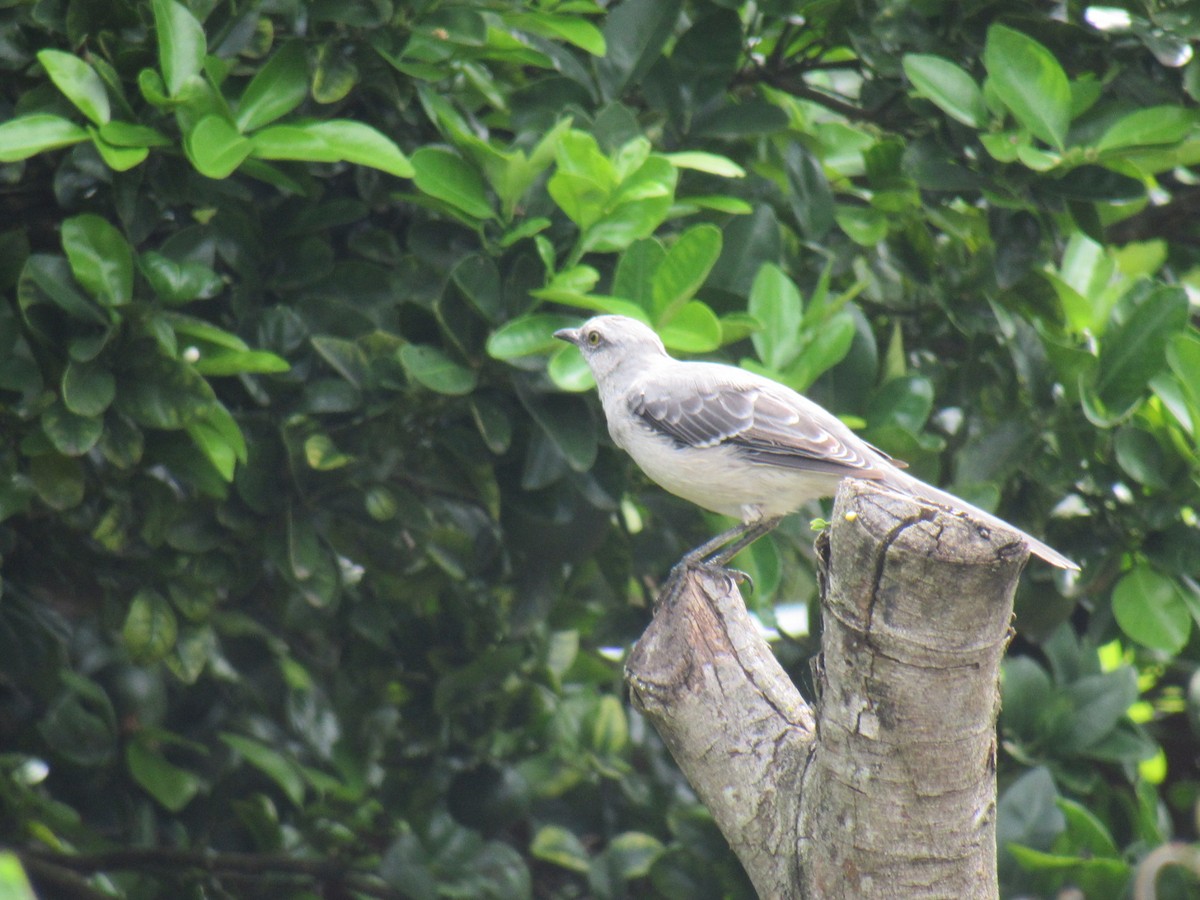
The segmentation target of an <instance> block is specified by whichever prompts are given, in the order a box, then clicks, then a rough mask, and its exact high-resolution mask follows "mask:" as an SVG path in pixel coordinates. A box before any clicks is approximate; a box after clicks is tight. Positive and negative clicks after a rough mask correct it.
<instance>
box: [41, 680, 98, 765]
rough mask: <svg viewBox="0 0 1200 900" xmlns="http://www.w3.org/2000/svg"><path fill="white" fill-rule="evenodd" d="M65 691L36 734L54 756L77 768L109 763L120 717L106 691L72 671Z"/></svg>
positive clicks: (63, 684) (48, 710)
mask: <svg viewBox="0 0 1200 900" xmlns="http://www.w3.org/2000/svg"><path fill="white" fill-rule="evenodd" d="M59 678H60V679H61V681H62V689H61V690H60V691H59V692H58V694H57V696H55V697H54V699H53V700H52V701H51V702H50V705H49V708H48V709H47V710H46V711H45V713H44V714H43V715H42V717H41V721H39V722H38V725H37V731H38V734H40V735H41V737H42V740H44V741H45V742H46V745H47V746H48V747H50V748H51V749H52V750H53V751H54V753H55V754H57V755H59V756H61V757H62V758H63V759H65V760H67V761H68V762H70V763H72V764H74V765H77V766H87V767H91V766H101V765H105V764H107V763H108V762H109V761H110V760H111V759H112V758H113V754H114V753H115V751H116V745H117V716H116V713H115V712H114V710H113V705H112V701H111V700H110V699H109V697H108V695H107V694H106V693H105V692H104V690H103V689H102V688H101V687H100V686H99V685H98V684H96V683H95V682H94V681H91V680H89V679H87V678H84V677H83V676H81V675H76V674H75V673H74V672H72V671H71V670H69V669H63V670H60V674H59Z"/></svg>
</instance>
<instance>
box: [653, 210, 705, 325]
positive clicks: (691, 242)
mask: <svg viewBox="0 0 1200 900" xmlns="http://www.w3.org/2000/svg"><path fill="white" fill-rule="evenodd" d="M721 241H722V238H721V229H719V228H717V227H716V226H715V225H709V224H702V225H694V226H692V227H691V228H689V229H688V230H687V231H685V232H684V233H683V234H681V235H680V236H679V237H678V238H677V239H676V240H675V243H673V244H672V245H671V246H670V247H668V248H667V254H666V256H665V257H664V258H663V260H662V262H661V263H659V265H658V268H657V269H656V270H655V273H654V295H653V297H654V318H655V321H656V322H658V324H660V325H662V324H665V323H667V322H670V321H671V319H672V318H673V317H674V316H675V315H676V313H678V312H679V310H680V309H682V308H683V305H684V304H685V303H687V301H688V300H690V299H691V298H692V297H693V296H694V295H695V293H696V291H698V290H699V289H700V286H701V285H702V284H704V280H705V279H706V278H707V277H708V273H709V272H710V271H711V270H712V267H713V265H714V264H715V263H716V261H717V258H718V257H719V256H720V255H721Z"/></svg>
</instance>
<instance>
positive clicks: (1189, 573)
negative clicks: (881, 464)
mask: <svg viewBox="0 0 1200 900" xmlns="http://www.w3.org/2000/svg"><path fill="white" fill-rule="evenodd" d="M935 6H936V10H935V9H933V8H929V9H928V10H926V12H928V17H927V18H926V17H923V15H924V13H921V14H918V13H917V12H916V11H914V9H913V8H912V7H910V6H908V5H903V4H893V3H889V2H880V3H868V4H859V5H849V4H840V3H800V4H788V3H774V2H768V3H765V4H761V3H760V4H738V3H733V2H717V0H689V2H687V3H683V2H680V0H675V2H663V0H624V2H621V3H619V4H615V5H612V6H611V7H607V8H606V7H603V6H601V5H600V4H597V3H592V2H590V0H583V2H572V3H561V4H554V3H538V4H518V3H505V2H501V3H487V4H484V3H476V2H463V3H460V4H456V5H440V4H435V3H412V4H394V3H392V2H390V0H372V2H366V0H362V2H339V3H328V2H320V0H314V2H302V3H293V4H276V5H269V6H266V7H260V6H254V5H250V6H243V5H239V4H217V3H204V2H188V3H184V2H180V0H152V2H148V3H146V2H137V0H124V2H116V3H110V4H99V5H98V4H84V3H61V4H51V3H39V4H32V5H30V4H18V5H16V6H13V5H9V7H7V8H6V9H4V10H0V72H2V73H3V78H0V183H2V184H3V185H4V187H3V188H0V205H2V206H0V209H3V215H0V222H3V223H5V224H4V225H2V226H0V295H2V296H3V300H4V302H3V303H2V304H0V423H2V427H0V472H2V474H3V477H2V478H0V552H2V554H3V559H4V564H5V565H4V570H3V584H2V586H3V599H2V601H0V673H2V677H0V744H2V745H3V747H4V748H5V751H4V753H3V755H0V764H2V772H0V776H2V777H0V796H2V797H3V804H2V805H0V810H2V813H0V835H2V837H3V840H4V842H5V843H6V844H8V845H10V846H12V847H16V848H19V849H20V850H21V852H22V853H23V854H24V858H25V861H26V863H27V866H28V867H29V868H30V871H31V872H32V873H33V874H34V876H35V879H36V878H37V877H45V874H46V872H47V867H49V870H50V871H53V872H58V873H59V874H60V875H64V877H65V876H67V875H70V873H71V872H74V873H76V874H75V875H70V877H75V878H83V877H87V878H88V879H90V881H89V882H88V884H90V885H91V886H92V887H93V889H98V890H102V891H106V892H112V893H116V894H119V895H122V896H129V897H142V896H157V895H161V894H162V893H163V892H164V891H165V890H167V889H176V890H182V891H186V892H188V893H189V895H196V896H199V895H200V894H205V895H216V896H267V895H274V894H275V893H277V892H278V890H279V889H280V888H281V887H289V889H290V888H296V886H297V885H300V888H298V889H300V890H308V889H311V890H313V891H321V890H324V889H325V888H329V889H330V890H332V889H334V888H335V887H336V886H338V885H340V886H341V887H342V888H344V889H346V890H348V891H354V892H357V893H359V894H361V895H366V896H406V897H436V896H471V897H486V896H496V897H520V896H539V897H571V896H595V897H620V896H626V895H627V894H628V893H629V892H631V891H632V892H637V893H638V894H639V895H645V896H663V897H683V896H687V897H709V896H714V897H715V896H748V895H749V888H748V886H747V884H746V882H745V879H744V876H743V875H742V873H741V872H740V869H739V868H738V866H737V864H736V862H735V861H734V860H733V858H732V856H731V855H730V853H729V851H728V849H727V848H726V847H725V846H724V844H723V842H722V840H721V838H720V836H719V835H718V834H717V832H716V831H715V829H714V827H713V825H712V823H711V820H710V819H709V818H708V816H707V814H706V813H705V812H704V810H703V809H702V808H701V807H699V806H698V804H696V802H695V801H694V799H692V797H691V795H690V793H689V792H688V790H687V788H686V785H685V784H683V783H682V781H681V779H680V777H679V775H678V774H677V773H676V772H675V770H674V769H673V767H672V766H671V764H670V761H669V758H668V756H667V754H666V752H665V750H664V748H663V747H662V746H661V744H659V743H658V741H657V740H656V738H655V737H654V735H653V734H651V733H648V731H647V729H646V728H645V725H644V723H643V722H642V721H641V720H640V719H639V718H638V717H636V716H635V715H634V714H632V713H630V712H629V711H628V710H627V709H626V707H625V706H624V705H623V704H622V703H621V701H620V682H621V667H620V658H621V655H622V653H623V652H624V651H625V650H626V649H627V648H628V646H629V645H630V644H631V642H632V641H633V640H635V639H636V637H637V635H638V634H639V633H640V631H641V629H642V627H644V624H645V622H646V621H647V618H648V615H649V612H648V609H647V605H646V600H647V596H648V589H647V586H648V585H650V584H652V583H653V582H654V581H655V580H657V579H658V578H659V577H661V575H662V574H663V573H664V572H665V571H666V570H667V568H668V567H669V565H670V564H671V563H672V562H673V561H674V559H675V558H677V556H678V554H679V552H680V551H682V550H683V549H684V548H685V547H686V546H688V545H689V544H690V543H692V542H693V541H695V540H697V539H698V538H700V537H702V536H704V535H706V534H707V533H709V531H710V530H711V529H712V527H713V526H714V524H715V523H712V522H709V521H706V520H705V519H703V518H702V517H701V516H700V515H699V514H698V513H697V512H696V511H695V510H693V509H691V508H689V507H687V506H686V504H683V503H682V502H678V501H675V500H674V499H673V498H669V497H665V496H663V495H662V494H661V492H658V491H657V490H655V489H643V488H644V485H643V484H642V482H641V481H640V480H639V477H638V476H637V474H636V473H635V472H633V471H632V470H631V467H630V464H629V463H628V461H627V460H626V459H625V458H624V457H622V456H621V455H620V454H619V453H617V452H616V451H615V450H614V448H613V447H611V446H610V444H609V443H608V441H607V439H606V436H605V435H604V432H603V426H602V424H601V422H600V419H599V418H598V414H597V411H596V409H595V406H594V403H593V402H592V400H591V398H589V397H586V396H581V394H582V392H585V391H587V390H588V389H589V388H590V387H591V382H590V376H589V375H588V373H587V371H586V369H585V368H584V366H583V365H582V362H581V360H580V359H579V357H578V355H577V352H576V351H575V350H574V349H573V348H570V347H567V346H565V345H556V342H554V341H553V339H552V338H551V335H552V333H553V331H554V330H555V329H557V328H560V327H563V326H564V325H567V324H571V323H573V322H576V321H578V320H579V318H581V317H583V316H586V315H590V314H593V313H596V312H619V313H624V314H627V315H633V316H636V317H638V318H641V319H643V320H644V321H647V322H649V323H650V324H652V325H653V326H654V327H655V328H656V329H657V330H658V331H659V333H660V334H661V335H662V337H663V339H664V341H665V343H666V344H667V346H668V347H670V348H672V349H673V350H674V351H676V352H678V353H680V354H692V355H712V356H714V357H720V358H724V359H727V360H731V361H738V362H740V363H741V364H742V365H744V366H746V367H747V368H751V369H754V370H756V371H761V372H764V373H767V374H769V375H770V376H771V377H774V378H777V379H779V380H781V381H784V382H786V383H788V384H790V385H792V386H794V387H796V388H799V389H803V390H806V391H808V392H809V393H810V394H811V395H812V396H813V397H814V398H815V399H817V400H818V401H820V402H821V403H823V404H824V405H826V406H827V407H828V408H830V409H832V410H834V411H836V412H838V413H839V414H841V415H843V416H844V417H845V418H846V419H847V421H850V422H851V423H852V424H854V425H855V426H856V427H859V428H860V429H861V430H862V433H863V434H864V436H865V437H866V438H867V439H868V440H870V441H872V442H873V443H875V444H877V445H879V446H881V447H883V448H884V449H886V450H887V451H888V452H889V453H892V454H893V455H895V456H897V457H900V458H903V459H906V460H907V461H909V462H910V463H911V464H912V467H913V469H914V470H915V471H916V472H917V473H918V474H919V475H920V476H921V477H924V478H926V479H928V480H931V481H938V482H942V483H947V484H949V485H950V486H951V487H952V488H953V489H954V490H956V491H958V492H959V493H961V494H962V495H963V496H965V497H967V498H968V499H971V500H972V501H974V502H977V503H983V504H986V505H991V506H993V507H995V508H997V509H998V510H999V511H1000V512H1001V513H1002V514H1003V515H1005V516H1006V517H1007V518H1010V519H1012V520H1013V521H1015V522H1018V523H1020V524H1021V525H1022V526H1024V527H1027V528H1029V529H1030V530H1033V531H1037V532H1039V533H1043V534H1045V535H1046V537H1047V539H1048V540H1049V541H1050V542H1051V543H1053V544H1054V545H1055V546H1057V547H1059V548H1061V549H1062V550H1063V551H1064V552H1067V553H1069V554H1070V555H1072V556H1074V557H1075V558H1077V559H1078V560H1079V561H1080V562H1081V563H1083V565H1084V573H1083V575H1082V577H1081V578H1080V579H1078V580H1071V579H1066V578H1064V577H1063V576H1059V575H1053V574H1051V573H1049V572H1047V571H1046V570H1045V569H1043V568H1040V567H1036V566H1035V567H1031V569H1030V571H1029V573H1028V575H1027V577H1026V579H1025V581H1026V584H1025V587H1024V589H1023V590H1024V593H1023V594H1022V595H1021V596H1020V597H1019V598H1018V609H1019V621H1018V627H1019V629H1020V631H1021V634H1022V638H1021V641H1020V642H1019V643H1018V645H1017V647H1016V648H1015V654H1014V656H1013V658H1012V660H1011V662H1010V663H1009V665H1008V668H1007V670H1006V676H1005V683H1004V714H1003V718H1002V736H1003V740H1004V748H1005V751H1006V753H1005V755H1004V757H1003V758H1002V761H1001V766H1002V768H1001V784H1002V789H1003V790H1002V797H1001V804H1000V810H999V822H1000V831H1001V836H1002V842H1003V846H1002V856H1003V860H1002V870H1001V874H1002V880H1003V887H1004V889H1005V891H1006V892H1008V893H1011V894H1014V895H1015V894H1016V893H1018V892H1020V893H1022V894H1024V895H1031V894H1038V895H1041V896H1050V895H1052V894H1054V893H1055V892H1057V891H1059V890H1060V889H1062V888H1063V887H1066V886H1069V885H1074V886H1077V887H1080V888H1081V889H1083V890H1085V892H1087V893H1088V895H1089V896H1117V895H1119V894H1120V892H1121V891H1123V890H1125V888H1126V886H1127V885H1128V883H1129V881H1130V879H1131V877H1132V873H1133V871H1134V868H1135V867H1136V865H1137V864H1138V861H1139V860H1140V859H1141V858H1142V857H1144V856H1145V855H1146V854H1147V853H1148V852H1149V851H1150V850H1152V849H1153V848H1154V847H1156V846H1158V845H1160V844H1162V843H1163V842H1165V841H1167V840H1168V839H1170V838H1172V837H1180V838H1184V839H1189V840H1194V839H1195V837H1196V835H1195V824H1194V815H1193V808H1194V806H1195V803H1196V798H1197V785H1198V782H1197V775H1196V772H1195V770H1194V760H1193V759H1192V754H1191V751H1190V749H1189V743H1190V741H1191V740H1192V739H1193V738H1192V734H1193V730H1194V729H1195V728H1196V727H1197V726H1196V723H1197V722H1200V716H1198V715H1197V713H1196V704H1197V702H1200V689H1198V688H1197V687H1196V685H1198V684H1200V677H1198V676H1197V675H1196V671H1197V662H1198V661H1200V644H1198V643H1197V638H1196V634H1195V630H1194V629H1193V628H1192V623H1193V621H1197V622H1200V588H1198V587H1197V581H1198V580H1200V529H1198V523H1197V512H1196V510H1197V509H1198V508H1200V478H1198V473H1200V449H1198V447H1200V445H1198V442H1197V434H1198V429H1200V332H1198V331H1197V328H1196V324H1195V323H1196V312H1195V302H1194V301H1193V299H1192V298H1193V296H1194V295H1195V290H1196V286H1197V284H1198V278H1200V276H1198V275H1197V273H1198V272H1200V268H1198V267H1197V264H1198V262H1200V260H1198V259H1197V253H1196V250H1195V246H1194V245H1195V241H1194V237H1195V235H1194V230H1195V224H1194V222H1195V221H1196V217H1195V216H1194V215H1192V214H1191V212H1192V210H1193V207H1194V206H1195V203H1196V196H1197V195H1196V193H1195V188H1194V182H1195V173H1194V172H1193V170H1192V168H1191V167H1192V166H1193V165H1194V164H1196V163H1197V162H1198V161H1200V153H1198V152H1197V151H1198V148H1200V130H1198V129H1197V116H1196V110H1195V105H1194V99H1195V96H1196V95H1197V91H1200V78H1198V77H1197V73H1200V63H1197V62H1194V61H1192V60H1191V45H1190V43H1189V42H1190V41H1191V40H1192V39H1193V38H1194V37H1196V35H1195V34H1193V33H1192V29H1194V25H1193V24H1192V23H1191V20H1190V18H1188V17H1187V15H1186V14H1184V13H1175V12H1158V13H1155V14H1154V16H1153V18H1139V17H1138V14H1133V13H1130V14H1128V15H1127V16H1125V17H1124V18H1122V17H1121V16H1120V15H1115V13H1114V12H1113V9H1115V8H1113V9H1110V10H1109V13H1108V15H1109V18H1107V19H1103V20H1096V19H1095V17H1094V13H1092V12H1088V13H1087V16H1092V18H1091V19H1089V18H1087V16H1085V14H1084V11H1083V10H1081V9H1079V8H1077V7H1071V8H1070V10H1069V11H1068V13H1067V14H1066V16H1067V17H1066V19H1057V18H1056V19H1051V18H1049V17H1048V14H1047V12H1046V8H1045V7H1044V6H1042V5H1036V4H1025V3H1018V4H1011V3H1010V4H992V3H982V4H967V5H961V4H941V5H935ZM923 9H925V8H923ZM935 12H936V15H935V14H934V13H935ZM797 518H799V517H797ZM810 543H811V535H810V533H808V532H807V530H806V528H805V526H804V525H802V524H796V523H790V524H789V525H788V527H787V529H785V531H784V533H783V534H781V535H779V536H777V537H773V538H772V539H770V540H765V541H762V542H760V543H759V544H757V545H755V547H754V548H753V551H752V552H751V554H750V559H749V560H748V561H747V563H746V565H745V568H747V569H748V570H751V571H752V572H753V574H755V576H756V582H757V584H758V586H759V591H758V593H757V594H756V595H755V596H754V597H753V598H751V602H752V603H753V604H754V605H755V608H756V610H757V612H758V614H759V615H760V616H761V617H762V618H763V619H764V621H765V622H766V623H767V624H772V625H773V624H777V622H776V607H775V603H776V602H779V603H783V602H784V601H788V602H792V603H795V602H801V603H807V604H808V605H809V607H810V608H811V607H812V606H813V601H814V599H815V579H814V577H813V574H812V570H811V562H810V554H809V553H808V545H809V544H810ZM781 618H782V617H781ZM812 618H813V619H814V620H815V616H813V617H812ZM813 625H814V629H813V630H814V631H815V630H816V628H817V626H818V625H819V623H816V622H815V621H814V622H813ZM814 637H815V636H810V635H794V636H792V637H789V638H785V639H782V640H781V641H780V642H779V643H778V645H777V646H778V652H779V654H780V657H781V658H782V659H783V661H784V662H785V664H786V665H788V666H789V668H790V669H791V670H792V671H793V674H794V675H795V676H796V677H797V678H798V679H802V678H803V676H802V673H803V672H804V671H805V668H806V659H807V657H808V656H809V655H810V654H811V653H812V652H813V649H814V647H815V643H814ZM114 848H128V849H129V850H130V851H133V852H127V853H126V854H125V855H124V856H123V857H120V858H118V856H117V855H113V854H111V853H110V851H112V850H113V849H114ZM106 853H109V854H110V855H108V856H105V854H106ZM247 853H248V854H254V859H255V860H257V862H256V868H255V869H254V872H255V875H254V877H253V878H251V879H247V877H246V871H245V869H244V868H239V867H238V865H239V860H244V859H245V857H243V856H240V855H239V854H247ZM156 854H158V855H157V856H156ZM164 854H174V855H173V856H171V855H164ZM189 854H191V855H189ZM84 862H87V863H88V864H87V865H84ZM13 863H14V861H13V858H12V857H10V856H0V886H3V887H4V888H5V889H9V886H11V890H12V891H13V892H14V895H15V896H23V895H27V894H28V886H27V885H25V884H24V882H23V880H22V877H23V876H22V875H21V873H20V869H19V868H18V867H16V866H15V865H14V864H13ZM39 873H41V874H40V876H39ZM97 873H99V874H97ZM1176 876H1178V877H1176ZM1171 879H1174V881H1172V880H1171ZM1189 884H1190V885H1192V886H1194V882H1188V881H1187V879H1186V877H1185V876H1183V875H1181V874H1179V873H1178V872H1174V871H1173V872H1171V873H1169V876H1164V878H1163V879H1161V881H1160V885H1159V887H1160V891H1161V893H1162V895H1163V896H1171V895H1172V894H1171V892H1172V891H1174V892H1175V893H1174V894H1173V895H1175V896H1182V895H1183V894H1184V892H1186V891H1187V890H1188V887H1189ZM168 885H169V888H168Z"/></svg>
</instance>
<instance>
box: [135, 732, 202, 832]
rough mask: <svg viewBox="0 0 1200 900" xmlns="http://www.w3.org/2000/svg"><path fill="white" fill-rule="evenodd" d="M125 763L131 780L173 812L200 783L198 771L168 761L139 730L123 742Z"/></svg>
mask: <svg viewBox="0 0 1200 900" xmlns="http://www.w3.org/2000/svg"><path fill="white" fill-rule="evenodd" d="M125 765H126V766H127V767H128V769H129V774H130V775H132V776H133V780H134V781H136V782H137V783H138V784H140V785H141V786H142V787H143V788H144V789H145V790H146V792H147V793H148V794H149V795H150V796H151V797H153V798H154V799H155V800H157V801H158V802H159V803H160V804H161V805H162V807H163V808H164V809H167V810H169V811H170V812H173V813H177V812H179V811H180V810H182V809H183V808H184V807H186V806H187V805H188V804H189V803H190V802H191V801H192V799H193V798H194V797H195V796H196V794H198V793H199V792H200V789H201V787H202V786H203V783H202V782H201V781H200V777H199V776H198V775H196V774H195V773H194V772H189V771H188V770H187V769H182V768H180V767H179V766H177V765H175V764H174V763H171V762H168V761H167V760H166V758H165V757H164V756H163V755H162V752H161V750H159V749H158V748H157V747H155V746H153V745H152V744H151V743H150V741H149V740H148V739H146V738H143V737H142V736H141V733H139V736H138V737H135V738H134V739H133V740H131V741H129V742H128V743H127V744H126V745H125Z"/></svg>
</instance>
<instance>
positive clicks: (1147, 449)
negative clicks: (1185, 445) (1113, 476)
mask: <svg viewBox="0 0 1200 900" xmlns="http://www.w3.org/2000/svg"><path fill="white" fill-rule="evenodd" d="M1113 450H1114V451H1115V453H1116V457H1117V464H1118V465H1119V466H1120V467H1121V468H1122V469H1123V470H1124V472H1125V474H1126V475H1128V476H1129V477H1130V478H1132V479H1133V480H1134V481H1136V482H1138V483H1139V484H1144V485H1145V486H1146V487H1149V488H1155V489H1159V490H1161V489H1163V488H1166V487H1167V480H1166V477H1165V476H1166V473H1167V472H1168V471H1169V469H1168V466H1167V460H1166V455H1165V454H1164V453H1163V448H1162V447H1161V446H1160V445H1159V443H1158V441H1156V440H1155V439H1154V435H1152V434H1151V433H1150V432H1149V431H1146V430H1145V429H1142V428H1137V427H1134V426H1132V425H1129V426H1125V427H1123V428H1121V429H1120V430H1119V431H1117V435H1116V438H1115V439H1114V440H1113Z"/></svg>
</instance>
